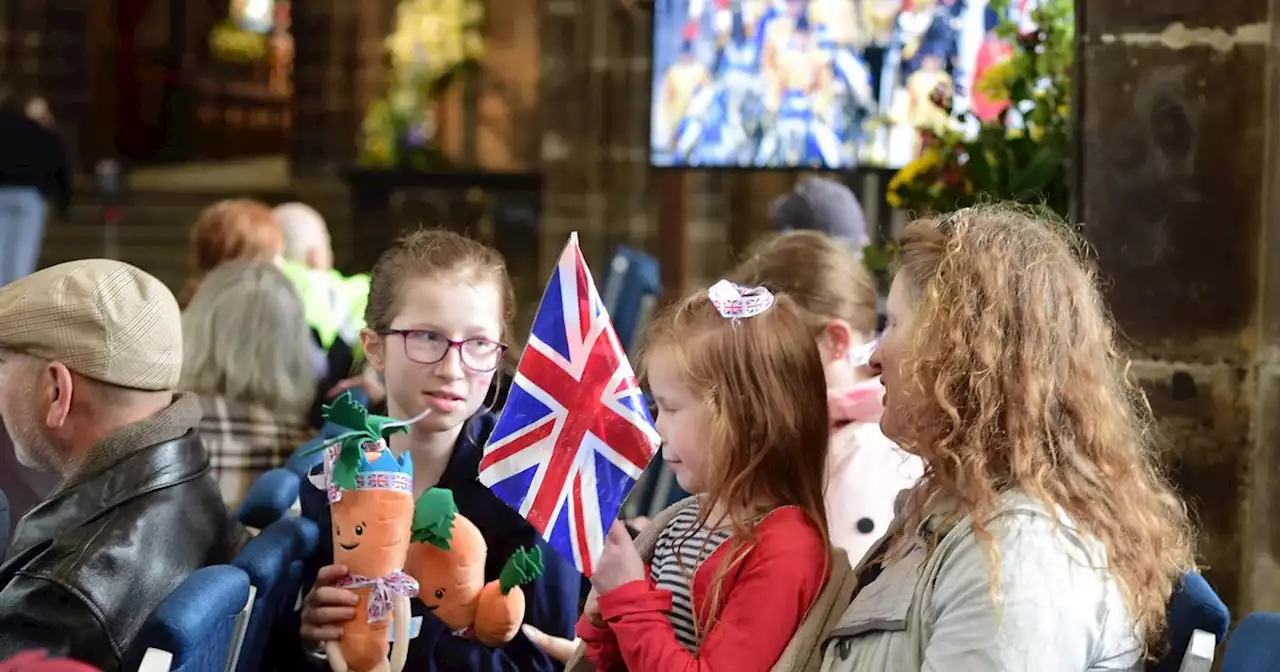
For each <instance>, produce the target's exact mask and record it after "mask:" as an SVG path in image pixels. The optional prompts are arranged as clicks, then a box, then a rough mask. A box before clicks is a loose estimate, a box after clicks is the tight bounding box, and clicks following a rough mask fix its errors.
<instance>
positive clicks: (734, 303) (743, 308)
mask: <svg viewBox="0 0 1280 672" xmlns="http://www.w3.org/2000/svg"><path fill="white" fill-rule="evenodd" d="M707 298H708V299H711V305H713V306H715V307H716V310H717V311H719V313H720V317H723V318H725V319H726V320H737V319H741V318H744V317H755V316H756V315H759V314H761V313H763V312H765V311H766V310H769V309H770V308H772V307H773V292H770V291H769V290H767V289H765V288H764V287H739V286H738V285H735V284H733V283H732V282H729V281H728V280H721V281H720V282H717V283H716V284H714V285H712V286H711V289H708V290H707Z"/></svg>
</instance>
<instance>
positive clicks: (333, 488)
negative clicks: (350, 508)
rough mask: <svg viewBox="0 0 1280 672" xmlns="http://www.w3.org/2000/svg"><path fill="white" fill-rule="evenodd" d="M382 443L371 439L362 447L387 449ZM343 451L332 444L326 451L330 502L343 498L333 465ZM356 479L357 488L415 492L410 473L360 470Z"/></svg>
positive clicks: (326, 472)
mask: <svg viewBox="0 0 1280 672" xmlns="http://www.w3.org/2000/svg"><path fill="white" fill-rule="evenodd" d="M380 443H382V445H381V446H380V447H379V446H376V445H373V442H372V441H370V442H369V443H366V444H365V445H364V446H362V449H363V450H367V451H370V452H373V451H376V450H379V449H382V450H386V443H385V442H380ZM341 452H342V448H341V447H340V446H330V447H329V449H328V450H326V451H324V482H325V493H326V494H328V496H329V503H330V504H332V503H334V502H338V501H341V500H342V488H340V487H338V484H337V483H336V482H335V481H334V478H333V467H334V465H335V464H336V463H337V462H338V457H339V455H340V454H341ZM355 479H356V487H355V488H354V489H355V490H398V491H400V492H407V493H409V494H413V476H412V475H410V474H403V473H397V472H388V471H372V472H358V473H356V474H355Z"/></svg>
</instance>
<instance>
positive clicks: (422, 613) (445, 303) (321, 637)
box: [299, 230, 580, 671]
mask: <svg viewBox="0 0 1280 672" xmlns="http://www.w3.org/2000/svg"><path fill="white" fill-rule="evenodd" d="M514 312H515V300H514V296H513V292H512V288H511V282H510V279H509V278H508V276H507V270H506V265H505V264H504V262H503V260H502V257H501V255H499V254H498V252H497V251H495V250H493V249H492V248H490V247H487V246H485V245H483V244H481V243H479V242H476V241H474V240H471V239H468V238H465V237H463V236H460V235H457V234H454V233H450V232H447V231H440V230H422V231H417V232H415V233H412V234H409V235H408V236H406V237H404V238H402V239H401V240H400V241H399V242H398V243H397V244H396V245H395V246H394V247H392V248H391V249H390V250H388V251H387V252H385V253H384V254H383V255H382V258H381V259H380V260H379V261H378V264H377V265H376V266H375V267H374V269H373V274H372V276H371V278H370V288H369V302H368V306H367V308H366V309H365V322H366V324H367V326H366V328H365V329H364V330H363V331H362V332H361V334H360V339H361V344H362V345H363V346H364V351H365V353H366V357H367V358H368V360H369V363H370V364H371V365H372V367H373V369H374V370H375V371H376V372H377V373H378V375H379V376H381V377H382V378H383V379H384V382H385V387H386V391H387V414H388V415H390V416H392V417H396V418H411V417H415V416H417V415H419V414H421V413H422V412H424V411H429V413H427V415H426V416H425V417H424V418H423V419H422V420H420V421H419V422H417V423H416V424H414V425H413V426H412V427H411V428H410V431H409V433H408V434H401V435H398V436H396V437H394V438H393V439H392V440H391V448H392V450H394V451H396V452H397V453H402V452H404V451H410V452H411V453H412V455H413V465H414V474H413V484H414V497H415V498H417V496H418V495H420V494H421V493H422V492H423V491H425V490H427V489H429V488H432V487H437V486H438V487H442V488H448V489H450V490H452V491H453V496H454V500H455V502H456V504H457V507H458V512H459V513H461V514H462V515H463V516H466V517H467V518H468V519H470V520H471V521H472V522H474V523H475V524H476V526H477V527H478V528H480V531H481V533H482V534H483V536H484V540H485V543H486V544H487V546H488V549H489V553H488V564H487V566H486V567H485V580H486V581H490V580H493V579H496V578H498V574H499V572H500V571H501V569H502V563H503V562H504V561H505V560H506V559H507V558H508V557H510V555H511V554H512V552H514V551H515V549H516V548H527V547H529V546H531V545H533V544H534V543H538V544H542V543H543V542H542V539H541V538H540V537H539V535H538V534H537V533H536V532H535V531H534V529H533V527H532V526H530V525H529V523H528V522H526V521H525V519H524V518H522V517H521V516H520V514H518V513H517V512H515V511H513V510H511V509H510V508H508V507H507V506H506V504H503V503H502V501H501V500H499V499H498V498H497V497H496V496H495V495H494V494H493V493H492V492H490V491H489V490H488V489H487V488H485V487H484V486H483V485H481V484H480V483H479V482H478V481H477V480H476V476H477V473H478V468H479V464H480V457H481V453H482V449H483V447H484V444H485V441H486V440H487V439H488V436H489V433H490V432H491V431H492V430H493V426H494V422H495V416H494V415H493V413H492V412H491V410H490V408H489V406H490V405H491V403H492V402H491V401H490V402H489V403H486V399H487V398H490V399H491V398H493V397H496V395H497V387H498V386H497V382H498V381H497V380H495V378H496V376H497V372H498V370H499V367H500V366H501V363H502V360H503V354H504V353H505V352H506V350H507V345H506V344H505V338H506V337H507V330H508V329H509V325H510V324H511V320H512V317H513V314H514ZM490 395H492V397H491V396H490ZM312 475H313V478H312V481H313V483H318V484H320V487H318V488H311V487H308V486H303V492H302V495H301V499H302V510H303V515H307V516H309V517H311V518H313V519H314V520H316V522H317V523H319V525H320V528H321V529H322V530H327V529H328V528H329V524H330V521H329V509H328V503H327V499H326V497H325V494H324V490H323V482H322V480H323V477H322V475H321V474H320V468H317V469H316V470H314V471H313V472H312ZM332 558H333V549H332V546H331V540H330V538H329V535H321V548H320V551H319V552H318V553H317V557H316V561H315V562H314V563H313V566H312V567H310V568H309V569H310V571H309V572H308V573H304V581H305V580H306V579H307V577H314V579H315V580H314V587H313V588H311V591H310V593H309V595H308V596H307V598H306V600H305V602H304V604H303V608H302V616H301V618H302V622H301V627H300V629H299V632H300V635H301V639H302V650H304V651H307V652H310V657H311V658H312V659H314V660H315V661H316V662H322V661H321V654H319V653H315V652H317V651H321V650H322V648H323V645H324V644H325V643H326V642H329V641H332V640H336V639H338V637H339V636H340V635H341V632H342V624H343V623H345V622H347V621H349V620H351V619H352V618H354V616H355V611H354V609H353V606H354V605H355V603H356V600H357V598H356V595H355V593H352V592H350V591H346V590H343V589H340V588H337V587H335V586H334V585H333V584H334V583H335V582H336V581H337V580H338V579H339V578H341V577H342V576H344V575H345V574H346V572H347V568H345V567H342V566H340V565H333V564H330V563H331V562H332ZM543 560H544V562H545V563H546V571H545V572H544V573H543V575H542V578H540V579H538V580H537V581H536V582H534V583H533V584H531V585H529V586H525V594H526V595H527V597H528V607H527V609H526V618H525V621H526V622H527V623H530V624H532V625H534V626H535V627H537V628H538V629H540V630H542V631H545V632H550V633H554V634H557V635H560V636H570V634H571V633H572V632H573V626H574V622H575V620H576V618H577V605H578V591H579V586H580V580H579V577H578V575H577V573H576V572H575V571H574V569H573V568H572V567H571V566H569V565H567V564H565V563H564V562H563V561H561V560H560V559H559V557H558V556H556V554H555V553H554V552H552V551H551V550H550V548H544V549H543ZM321 565H324V566H323V567H321ZM304 585H305V584H304ZM413 608H414V616H415V620H416V619H418V618H420V619H421V621H420V623H421V625H420V626H418V634H417V636H416V637H415V638H414V640H413V641H412V642H411V643H410V645H409V658H408V663H407V665H406V669H412V670H424V671H426V670H517V669H518V670H535V671H536V670H552V669H556V668H555V664H554V663H553V662H552V660H551V659H550V658H548V657H547V655H546V654H544V653H543V652H542V651H541V650H540V649H539V648H538V647H536V646H535V645H534V644H533V643H531V642H530V641H529V640H528V639H527V638H526V637H525V636H524V635H523V634H517V635H516V638H515V639H514V640H513V641H511V642H510V643H508V644H507V645H506V646H505V647H503V648H500V649H492V648H489V647H486V646H484V645H482V644H480V643H478V642H476V641H474V640H472V639H470V638H469V637H467V636H465V635H456V634H454V633H452V632H449V631H448V628H447V627H446V626H445V624H444V622H443V621H441V620H440V619H439V618H437V617H436V616H434V615H433V614H431V613H430V612H428V611H427V610H426V609H425V608H423V605H422V604H421V603H420V602H419V601H418V600H414V601H413ZM411 629H412V628H411ZM321 667H323V666H321Z"/></svg>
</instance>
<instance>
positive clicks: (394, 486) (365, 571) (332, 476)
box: [321, 394, 418, 672]
mask: <svg viewBox="0 0 1280 672" xmlns="http://www.w3.org/2000/svg"><path fill="white" fill-rule="evenodd" d="M324 416H325V419H326V420H329V421H331V422H334V423H337V424H339V425H342V426H343V427H346V428H347V429H350V430H351V431H350V432H347V433H345V434H342V435H341V436H339V437H337V438H335V439H333V441H332V442H331V443H329V444H327V445H326V446H323V447H322V448H321V449H322V450H325V459H324V481H325V482H324V487H325V489H326V490H327V492H328V497H329V511H330V514H331V516H332V518H333V562H334V564H339V565H346V566H347V570H348V572H349V574H348V575H347V576H345V577H343V578H342V579H341V580H340V581H339V582H338V586H339V587H341V588H346V589H348V590H351V591H354V592H355V593H356V594H357V595H359V596H360V602H359V603H358V604H357V605H356V618H355V620H353V621H351V622H349V623H346V624H344V625H343V626H342V638H341V639H340V640H338V641H336V642H330V643H329V644H328V646H327V647H326V649H325V653H326V656H327V658H328V660H329V666H330V667H331V668H332V669H333V672H348V671H351V672H401V671H402V670H403V669H404V665H405V658H406V656H407V654H408V646H409V621H410V618H411V616H410V605H409V599H410V598H412V597H413V596H414V595H417V592H418V583H417V581H415V580H414V579H413V578H412V577H410V576H409V575H408V574H406V573H404V571H402V569H403V567H404V565H405V558H406V554H407V553H408V550H409V535H410V528H411V525H412V522H413V517H414V515H413V512H414V504H413V460H412V459H411V458H410V456H409V454H408V453H405V454H404V455H403V456H401V457H399V458H397V457H396V456H395V455H394V454H392V452H391V449H390V448H389V447H388V446H387V439H388V438H389V437H390V436H391V435H392V434H395V433H396V432H402V431H406V429H405V428H406V427H407V426H408V425H411V424H413V423H414V422H415V421H416V420H417V419H418V418H414V419H412V420H407V421H403V422H397V421H394V420H392V419H391V418H385V417H382V416H378V415H371V414H369V412H368V411H367V410H365V408H364V407H363V406H360V405H359V404H357V403H356V402H355V401H354V400H353V399H352V398H351V395H350V394H343V395H342V396H341V397H339V398H338V399H337V400H336V401H334V402H333V404H332V405H329V406H325V407H324ZM393 618H394V621H393ZM393 622H394V625H395V628H396V631H395V635H396V636H395V645H394V647H393V646H391V644H390V642H389V635H390V628H391V625H392V623H393ZM388 652H390V654H391V658H390V660H388V658H387V654H388Z"/></svg>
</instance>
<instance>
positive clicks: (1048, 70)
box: [888, 0, 1075, 217]
mask: <svg viewBox="0 0 1280 672" xmlns="http://www.w3.org/2000/svg"><path fill="white" fill-rule="evenodd" d="M1008 4H1009V0H992V2H991V8H992V9H994V10H996V11H998V12H1000V14H1001V15H1002V16H1008V12H1007V11H1006V10H1007V7H1008ZM1030 18H1031V22H1032V23H1033V24H1034V25H1035V26H1037V27H1038V28H1037V29H1036V30H1034V31H1032V32H1027V33H1020V32H1019V27H1018V25H1016V24H1015V23H1013V22H1011V21H1009V20H1007V19H1006V20H1004V21H1002V22H1001V24H1000V25H999V26H998V27H997V29H996V33H997V35H999V36H1000V38H1001V39H1003V40H1005V41H1006V42H1008V43H1009V44H1011V45H1012V47H1013V55H1012V57H1011V58H1009V59H1008V60H1006V61H1004V62H1002V63H1000V64H998V65H996V66H993V67H992V68H991V69H990V70H989V71H988V72H987V73H986V74H985V75H984V76H983V80H982V82H980V83H979V85H978V86H979V88H980V89H981V90H982V92H983V93H984V94H986V95H987V96H988V97H990V98H992V99H993V100H1007V101H1009V103H1010V108H1009V110H1008V111H1006V114H1005V115H1002V117H1001V118H1000V119H999V120H997V121H994V122H991V123H987V124H983V125H982V126H981V127H980V129H979V130H978V132H977V133H976V134H975V135H973V136H972V137H966V135H965V134H964V133H963V132H961V131H959V130H956V131H948V132H946V133H944V134H943V135H940V136H934V137H931V138H928V139H927V142H926V149H925V150H924V151H923V152H922V153H921V156H920V157H919V158H917V159H916V160H915V161H913V162H911V163H910V164H908V165H907V166H905V167H904V168H903V169H902V170H900V171H899V172H898V173H897V174H896V175H895V176H894V177H893V179H892V180H891V181H890V183H889V188H888V200H889V203H890V205H892V206H894V207H897V208H905V209H908V210H911V211H914V212H916V213H920V214H925V213H930V212H948V211H951V210H955V209H957V208H962V207H966V206H969V205H973V204H975V203H977V202H979V201H992V200H996V201H1016V202H1020V203H1026V204H1031V205H1037V206H1043V207H1046V208H1048V209H1049V210H1052V211H1053V212H1056V213H1057V214H1058V215H1060V216H1063V217H1065V216H1066V214H1067V208H1068V205H1069V194H1068V191H1067V175H1068V169H1069V163H1070V146H1071V118H1070V110H1071V104H1072V101H1071V68H1072V63H1073V60H1074V57H1075V7H1074V2H1073V0H1044V1H1043V2H1041V3H1038V6H1037V7H1036V8H1035V9H1033V10H1032V12H1031V16H1030ZM1019 117H1020V120H1021V121H1020V123H1010V122H1011V121H1013V118H1019Z"/></svg>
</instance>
